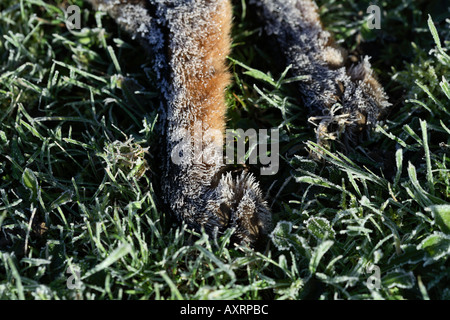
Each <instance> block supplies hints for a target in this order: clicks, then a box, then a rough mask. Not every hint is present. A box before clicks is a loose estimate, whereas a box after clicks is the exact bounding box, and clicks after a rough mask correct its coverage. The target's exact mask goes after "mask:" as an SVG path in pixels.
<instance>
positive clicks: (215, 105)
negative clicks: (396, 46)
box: [88, 0, 389, 246]
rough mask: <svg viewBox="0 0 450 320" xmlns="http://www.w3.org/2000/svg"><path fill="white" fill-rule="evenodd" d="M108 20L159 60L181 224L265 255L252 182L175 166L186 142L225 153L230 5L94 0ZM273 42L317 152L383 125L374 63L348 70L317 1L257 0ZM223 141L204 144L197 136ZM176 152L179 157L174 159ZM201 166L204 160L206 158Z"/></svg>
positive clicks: (214, 169)
mask: <svg viewBox="0 0 450 320" xmlns="http://www.w3.org/2000/svg"><path fill="white" fill-rule="evenodd" d="M88 1H90V2H91V3H92V4H93V5H94V7H96V8H98V9H101V10H105V11H107V12H108V13H109V14H110V15H111V16H112V17H113V18H114V19H115V20H116V21H117V23H118V24H119V25H121V27H122V28H123V29H124V30H126V31H127V32H129V33H130V34H131V35H132V36H133V37H134V38H136V39H137V40H139V41H140V43H141V44H142V45H143V47H144V48H145V49H146V50H147V52H148V54H149V55H151V57H152V59H153V71H154V72H155V74H156V77H157V80H158V82H159V89H160V91H161V97H162V99H161V114H162V122H161V133H162V138H161V140H162V141H161V142H162V147H163V155H164V157H165V158H164V160H163V164H162V174H161V185H162V197H163V198H164V201H165V203H166V205H167V206H168V208H170V210H171V211H172V212H173V213H174V214H175V216H176V217H177V218H178V219H179V220H180V221H184V222H186V223H187V224H188V225H189V226H190V227H192V228H194V229H196V230H198V231H200V230H201V229H202V228H203V229H205V230H206V231H207V232H208V233H210V234H220V233H221V232H223V231H224V230H225V229H227V228H234V229H235V232H234V236H235V238H236V240H237V241H239V242H241V241H242V242H245V243H248V244H250V245H254V246H258V245H260V244H261V243H264V241H265V239H266V238H267V235H268V233H269V232H270V230H271V225H272V223H271V220H272V219H271V213H270V211H269V209H268V207H267V204H266V202H265V201H264V198H263V195H262V192H261V190H260V187H259V184H258V182H257V181H256V179H255V177H254V176H252V175H250V174H247V173H245V172H244V173H241V174H238V175H233V174H232V173H231V172H227V170H226V168H225V167H224V165H223V161H220V160H221V159H222V158H223V154H221V153H220V152H219V153H218V154H215V156H214V157H216V160H219V161H213V162H212V163H211V162H209V161H203V160H202V161H200V162H198V161H197V162H195V161H192V160H193V159H192V157H190V156H189V155H187V154H183V156H184V157H183V161H180V162H179V163H174V161H172V160H173V159H172V158H171V155H173V153H174V150H176V148H177V146H178V145H179V143H180V141H181V140H183V137H185V136H186V135H189V136H191V137H193V141H192V142H189V144H190V147H193V146H195V145H199V144H200V145H201V146H202V148H201V149H202V150H205V149H208V148H209V147H211V146H213V147H215V148H219V149H220V148H223V143H224V141H223V137H222V136H223V132H224V130H225V123H226V119H225V114H226V103H225V96H224V92H225V88H226V87H227V86H228V85H229V83H230V74H229V72H228V70H227V65H226V57H227V55H228V54H229V53H230V47H231V39H230V29H231V24H232V12H231V4H230V0H88ZM250 4H251V5H253V6H254V8H255V9H256V10H257V12H258V15H259V17H260V18H261V24H262V25H263V26H264V29H265V31H266V33H267V34H268V35H269V36H273V37H272V38H273V39H274V43H276V44H278V45H279V46H280V48H281V51H282V52H283V54H284V57H285V61H286V64H287V65H288V64H289V65H292V69H291V71H292V72H293V74H294V76H298V75H307V76H308V80H306V81H301V82H299V85H298V88H299V93H300V95H301V96H302V97H303V100H304V102H305V104H306V105H307V106H308V107H309V108H310V110H311V114H312V115H313V117H311V121H312V122H314V123H315V124H316V125H317V129H316V134H317V140H318V142H319V143H320V144H322V145H326V144H327V143H328V141H329V140H334V139H338V138H342V139H344V140H345V141H346V143H347V142H348V141H350V142H354V141H355V140H356V139H355V137H357V136H358V135H359V134H360V133H361V132H364V131H367V129H369V128H370V127H372V126H373V125H374V124H375V122H376V121H377V120H378V118H379V116H380V114H381V112H382V111H383V109H384V108H386V107H387V106H388V105H389V103H388V101H387V96H386V94H385V93H384V91H383V88H382V87H381V85H380V84H379V83H378V81H377V80H376V79H375V76H374V74H373V72H372V69H371V66H370V63H369V58H368V57H365V58H364V59H363V60H362V61H360V62H359V63H356V64H349V63H348V62H349V60H348V56H347V53H346V51H345V50H344V49H342V48H341V47H339V46H338V45H337V44H336V43H335V42H334V40H333V38H332V37H331V35H330V33H329V32H327V31H326V30H325V29H324V28H323V26H322V24H321V22H320V18H319V14H318V12H317V6H316V4H315V3H314V2H313V1H311V0H250ZM199 126H200V129H201V131H208V130H213V131H214V132H219V135H217V136H215V137H214V138H213V139H209V140H204V139H202V138H201V137H198V135H196V129H198V127H199ZM177 152H178V151H177ZM200 159H203V158H202V157H200Z"/></svg>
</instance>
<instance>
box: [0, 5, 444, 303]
mask: <svg viewBox="0 0 450 320" xmlns="http://www.w3.org/2000/svg"><path fill="white" fill-rule="evenodd" d="M62 3H63V1H62V0H61V1H60V0H58V1H54V2H53V1H45V2H43V1H40V0H23V1H18V0H3V1H2V2H1V4H0V11H1V12H0V35H1V36H0V57H1V59H0V70H1V71H0V110H1V112H0V117H1V123H0V226H1V230H0V298H2V299H76V298H84V299H120V298H124V299H305V298H312V299H335V298H343V299H378V298H380V299H450V286H449V284H450V269H449V266H448V261H447V259H448V255H449V253H450V235H449V233H450V229H449V228H450V205H449V202H450V181H449V180H450V172H449V166H450V159H449V156H448V153H449V150H450V121H449V119H450V86H449V84H448V81H449V75H450V72H449V71H450V57H449V56H448V46H449V40H450V32H449V30H450V28H449V27H450V25H449V21H448V20H447V21H445V17H448V11H447V14H446V15H445V14H443V12H445V10H447V8H444V10H442V6H444V1H428V2H427V3H426V4H425V3H419V4H416V2H412V1H406V0H396V1H380V2H378V4H379V5H380V6H381V7H382V11H383V12H384V13H385V16H383V22H382V29H381V30H369V29H367V28H366V27H365V25H364V23H363V20H362V19H363V16H362V14H361V12H362V13H364V12H365V8H367V6H368V5H369V2H368V1H359V2H358V4H356V2H355V1H353V0H346V1H340V2H339V4H338V2H337V1H332V0H326V1H321V4H326V7H321V14H322V16H323V19H324V21H325V22H326V24H327V25H328V26H329V28H330V29H331V30H333V31H335V32H337V33H338V36H337V38H338V39H339V40H340V41H341V42H344V43H345V46H346V47H348V48H354V49H355V50H363V51H364V53H365V54H369V55H373V56H374V58H373V59H372V61H371V62H372V63H373V65H374V66H375V67H376V69H377V71H378V73H379V74H380V79H381V81H382V82H383V84H384V86H385V87H386V88H387V91H388V93H389V95H390V97H391V102H392V103H393V104H394V106H393V107H392V108H391V110H390V113H389V114H388V115H387V117H386V120H385V121H384V122H383V123H381V124H380V126H378V127H377V129H376V130H375V132H373V134H372V136H371V138H370V139H369V140H368V141H367V142H366V143H364V144H362V145H361V146H359V147H358V148H356V149H354V150H351V151H349V152H348V153H347V154H341V153H338V152H335V151H333V150H331V151H328V150H323V149H322V148H321V147H320V146H318V145H316V144H315V143H314V142H312V141H314V140H315V137H314V133H313V128H312V127H311V125H310V124H308V122H307V118H306V117H305V114H306V113H307V110H306V109H305V108H304V106H303V105H302V103H301V100H300V99H299V98H298V95H297V93H296V92H295V89H294V88H295V87H294V86H293V85H292V83H293V82H294V81H297V80H298V79H295V78H290V76H289V73H287V74H286V73H285V71H286V68H285V66H283V65H282V64H280V61H279V59H277V58H276V57H277V55H276V54H274V52H273V50H272V48H270V46H268V45H267V41H266V40H265V39H264V38H262V37H261V36H260V35H259V26H258V25H256V24H255V21H254V20H255V19H254V17H252V13H251V12H250V11H248V10H247V8H246V5H245V3H246V2H245V0H242V1H236V2H235V17H236V18H235V28H234V34H233V39H234V49H233V54H232V56H231V57H230V65H231V70H232V72H233V75H234V84H233V86H231V87H230V89H229V91H228V102H229V105H230V107H229V119H230V120H229V125H230V127H234V128H244V129H246V128H270V127H279V128H280V130H281V131H280V133H281V135H280V136H281V138H282V143H281V146H280V153H281V156H282V160H281V166H282V167H281V170H280V172H279V173H278V174H277V175H276V176H274V177H261V179H260V180H261V181H262V186H263V189H264V190H268V200H269V204H270V205H271V206H272V211H273V213H274V219H275V221H276V227H275V230H274V232H273V234H272V239H271V242H270V245H269V247H268V249H267V250H266V251H265V252H262V253H261V252H255V251H253V250H250V249H248V248H244V247H235V246H232V245H229V239H230V236H231V231H230V232H229V233H227V234H226V235H224V236H223V237H221V238H220V239H208V238H207V237H206V236H205V235H195V234H192V232H191V231H189V230H187V229H186V228H185V227H184V226H179V225H177V224H176V223H175V222H174V220H173V218H172V217H171V216H170V215H168V214H167V213H165V212H163V211H161V209H160V206H159V200H158V196H157V194H156V193H155V191H154V190H157V187H156V183H157V181H158V172H159V170H158V167H157V163H158V154H157V148H156V146H155V143H154V141H155V140H156V139H155V134H154V127H155V124H156V123H157V121H158V114H157V113H156V111H155V110H156V108H155V106H156V105H157V104H158V92H157V90H156V88H155V84H154V82H153V80H152V79H154V76H153V75H152V73H151V71H150V70H151V68H150V67H149V63H150V61H148V60H146V58H145V57H144V56H143V52H142V50H141V49H140V48H139V46H138V45H137V44H136V43H134V42H133V41H131V40H130V38H129V37H127V36H126V35H124V34H122V33H121V32H120V30H118V28H117V26H116V25H115V24H114V23H113V21H112V20H111V19H110V18H109V17H107V16H105V15H104V14H102V13H95V12H93V11H92V10H91V8H90V7H89V6H88V5H87V4H85V3H84V2H83V1H69V3H73V4H77V5H79V6H80V7H81V8H82V26H83V29H82V30H81V31H76V32H69V31H68V30H67V29H66V27H65V25H64V15H63V11H62V10H61V9H60V7H61V6H62ZM428 14H430V16H429V15H428ZM434 25H436V27H437V28H435V27H434ZM317 152H319V153H320V154H321V156H322V158H323V160H322V161H318V160H314V159H315V158H314V157H311V154H314V153H317ZM255 171H256V168H255ZM373 265H375V266H378V267H379V268H380V276H381V282H380V288H379V289H377V288H372V286H370V285H369V286H368V285H367V284H368V282H369V284H373V283H374V282H373V278H370V277H371V276H372V275H374V273H373V271H370V270H371V269H370V267H371V266H373ZM77 270H78V271H79V274H80V275H81V278H82V279H81V283H80V287H79V288H73V289H70V288H69V287H71V284H76V283H74V282H73V281H72V280H73V277H71V271H77ZM68 282H69V287H68V286H67V284H68ZM375 284H376V283H375Z"/></svg>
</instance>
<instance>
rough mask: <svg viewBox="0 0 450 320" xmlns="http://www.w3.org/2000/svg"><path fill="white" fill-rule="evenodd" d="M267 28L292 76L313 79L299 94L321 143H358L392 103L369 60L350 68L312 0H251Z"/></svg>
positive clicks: (305, 84)
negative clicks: (335, 141)
mask: <svg viewBox="0 0 450 320" xmlns="http://www.w3.org/2000/svg"><path fill="white" fill-rule="evenodd" d="M250 3H251V4H252V5H254V7H255V8H256V9H257V11H258V14H259V16H260V17H261V20H262V21H264V23H263V24H264V29H265V31H266V33H267V34H268V35H269V36H273V37H272V38H273V39H274V41H277V43H278V45H279V46H280V48H281V50H282V52H283V53H284V55H285V59H286V63H287V65H292V69H291V70H292V72H293V73H294V74H295V75H296V76H298V75H306V76H308V80H305V81H300V82H299V91H300V92H301V94H302V95H303V97H304V102H305V104H306V105H307V106H308V107H309V108H310V110H311V112H312V114H313V115H314V117H312V118H311V119H310V120H311V122H314V123H316V124H317V131H316V132H317V140H318V142H319V143H320V144H322V145H327V144H328V143H327V141H328V140H330V139H331V140H334V139H337V138H341V139H342V140H344V141H345V142H349V141H352V142H356V141H357V140H358V139H357V138H358V137H360V136H361V133H363V132H364V131H367V129H370V128H371V127H373V125H374V124H375V123H376V121H377V120H378V118H379V116H380V114H381V112H382V111H383V109H384V108H386V107H387V106H389V105H390V103H389V102H388V101H387V96H386V95H385V93H384V91H383V89H382V87H381V86H380V84H379V83H378V82H377V80H376V79H375V77H374V75H373V73H372V69H371V65H370V63H369V58H368V57H364V59H363V60H362V61H361V62H359V63H357V64H354V65H350V66H348V64H349V63H348V62H349V61H348V59H347V53H346V51H345V50H344V49H342V48H340V47H339V46H337V45H336V44H335V43H334V41H333V39H332V37H331V35H330V33H329V32H327V31H325V30H324V29H323V27H322V24H321V22H320V17H319V15H318V12H317V6H316V4H315V3H314V2H313V1H311V0H250Z"/></svg>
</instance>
